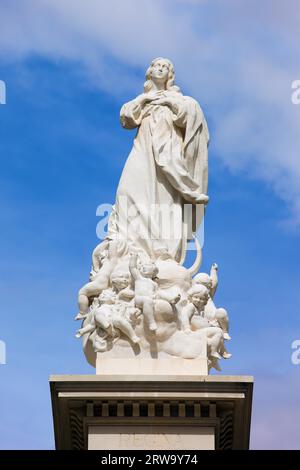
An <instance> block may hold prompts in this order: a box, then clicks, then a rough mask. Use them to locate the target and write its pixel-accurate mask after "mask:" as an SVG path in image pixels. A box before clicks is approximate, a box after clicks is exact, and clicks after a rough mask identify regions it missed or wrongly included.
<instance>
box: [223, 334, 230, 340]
mask: <svg viewBox="0 0 300 470" xmlns="http://www.w3.org/2000/svg"><path fill="white" fill-rule="evenodd" d="M223 337H224V339H227V341H230V340H231V336H229V334H228V333H223Z"/></svg>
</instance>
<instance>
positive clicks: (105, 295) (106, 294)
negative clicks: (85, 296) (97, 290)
mask: <svg viewBox="0 0 300 470" xmlns="http://www.w3.org/2000/svg"><path fill="white" fill-rule="evenodd" d="M99 300H100V302H101V303H102V304H113V303H114V301H115V300H116V297H115V295H114V293H113V292H111V291H105V290H104V291H103V292H102V293H101V294H100V296H99Z"/></svg>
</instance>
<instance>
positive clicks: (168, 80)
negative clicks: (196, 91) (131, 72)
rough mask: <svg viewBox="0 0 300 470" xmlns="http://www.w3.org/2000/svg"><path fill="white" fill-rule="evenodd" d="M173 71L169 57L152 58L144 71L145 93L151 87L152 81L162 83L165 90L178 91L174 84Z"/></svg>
mask: <svg viewBox="0 0 300 470" xmlns="http://www.w3.org/2000/svg"><path fill="white" fill-rule="evenodd" d="M174 81H175V72H174V65H173V64H172V62H171V61H170V60H169V59H165V58H163V57H157V58H156V59H154V60H152V62H151V64H150V66H149V67H148V69H147V71H146V82H145V83H144V91H145V93H147V92H148V91H151V89H152V88H153V83H154V82H157V83H163V85H164V88H165V90H171V89H172V90H175V91H178V90H179V88H178V87H177V86H174Z"/></svg>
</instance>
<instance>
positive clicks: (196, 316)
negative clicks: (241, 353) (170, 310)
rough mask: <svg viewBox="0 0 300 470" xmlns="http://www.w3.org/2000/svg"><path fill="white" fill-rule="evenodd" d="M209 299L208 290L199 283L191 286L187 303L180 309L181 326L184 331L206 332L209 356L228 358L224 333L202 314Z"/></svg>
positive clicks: (229, 355)
mask: <svg viewBox="0 0 300 470" xmlns="http://www.w3.org/2000/svg"><path fill="white" fill-rule="evenodd" d="M208 299H209V291H208V289H207V288H206V287H205V286H202V285H201V284H198V285H194V286H192V287H191V288H190V289H189V291H188V300H189V303H188V304H187V305H186V306H185V307H184V308H183V310H182V326H183V329H184V331H185V332H187V333H189V332H190V331H191V330H192V329H194V330H204V331H205V332H206V338H207V346H208V352H209V354H208V355H209V356H211V357H213V358H215V359H220V358H221V357H223V358H224V359H229V358H230V357H231V354H229V353H227V351H226V350H225V348H224V335H223V331H222V329H221V328H220V327H219V326H213V325H212V324H211V323H210V322H209V320H208V319H207V318H205V316H204V310H205V306H206V304H207V302H208Z"/></svg>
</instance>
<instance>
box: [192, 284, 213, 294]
mask: <svg viewBox="0 0 300 470" xmlns="http://www.w3.org/2000/svg"><path fill="white" fill-rule="evenodd" d="M194 294H201V296H205V297H208V296H209V291H208V289H207V288H206V287H205V286H203V285H202V284H195V285H194V286H192V287H190V289H189V290H188V296H189V297H192V296H193V295H194Z"/></svg>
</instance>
